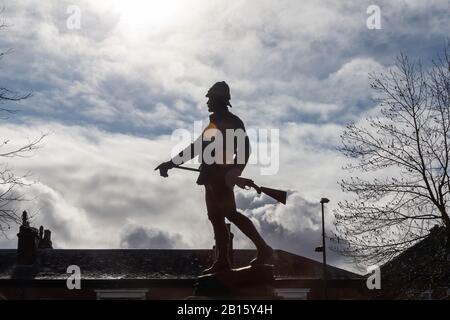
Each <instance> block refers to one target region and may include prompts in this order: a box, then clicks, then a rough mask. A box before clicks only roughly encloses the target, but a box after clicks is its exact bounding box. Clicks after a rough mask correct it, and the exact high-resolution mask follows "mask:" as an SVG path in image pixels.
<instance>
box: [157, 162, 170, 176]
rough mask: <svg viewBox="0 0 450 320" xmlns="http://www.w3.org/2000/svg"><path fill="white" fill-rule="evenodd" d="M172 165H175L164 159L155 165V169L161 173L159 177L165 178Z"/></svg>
mask: <svg viewBox="0 0 450 320" xmlns="http://www.w3.org/2000/svg"><path fill="white" fill-rule="evenodd" d="M173 167H175V165H174V164H173V162H172V161H166V162H163V163H161V164H160V165H159V166H157V167H156V168H155V170H159V174H160V175H161V177H164V178H167V177H168V176H169V175H168V171H169V170H170V169H172V168H173Z"/></svg>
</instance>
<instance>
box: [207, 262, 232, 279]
mask: <svg viewBox="0 0 450 320" xmlns="http://www.w3.org/2000/svg"><path fill="white" fill-rule="evenodd" d="M230 270H231V263H230V262H229V261H219V260H217V261H216V262H214V263H213V265H212V266H211V267H209V268H208V269H205V270H203V271H202V275H205V274H213V273H219V272H226V271H230Z"/></svg>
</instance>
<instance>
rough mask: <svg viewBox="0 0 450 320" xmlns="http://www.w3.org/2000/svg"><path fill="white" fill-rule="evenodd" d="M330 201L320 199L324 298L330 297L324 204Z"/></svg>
mask: <svg viewBox="0 0 450 320" xmlns="http://www.w3.org/2000/svg"><path fill="white" fill-rule="evenodd" d="M328 202H330V200H329V199H327V198H322V199H320V204H321V205H322V254H323V274H322V278H323V294H324V298H325V299H328V297H327V252H326V248H325V210H324V204H325V203H328Z"/></svg>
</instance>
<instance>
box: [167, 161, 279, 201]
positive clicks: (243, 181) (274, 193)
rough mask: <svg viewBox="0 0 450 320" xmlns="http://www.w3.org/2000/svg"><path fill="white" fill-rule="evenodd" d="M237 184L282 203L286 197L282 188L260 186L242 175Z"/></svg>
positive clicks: (190, 169) (180, 167)
mask: <svg viewBox="0 0 450 320" xmlns="http://www.w3.org/2000/svg"><path fill="white" fill-rule="evenodd" d="M174 168H178V169H182V170H187V171H195V172H200V169H195V168H189V167H183V166H175V167H174ZM237 185H238V186H239V187H241V186H243V188H242V187H241V188H242V189H245V190H250V189H251V188H253V189H255V190H256V192H257V193H258V194H261V193H264V194H266V195H268V196H269V197H271V198H273V199H275V200H277V201H278V202H281V203H282V204H286V198H287V192H286V191H283V190H277V189H271V188H267V187H260V186H258V185H257V184H255V183H254V182H253V180H251V179H247V178H243V177H237Z"/></svg>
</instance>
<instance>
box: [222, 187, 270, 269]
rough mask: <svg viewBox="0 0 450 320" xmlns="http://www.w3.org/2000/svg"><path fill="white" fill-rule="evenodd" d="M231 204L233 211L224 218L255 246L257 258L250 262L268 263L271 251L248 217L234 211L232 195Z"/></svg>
mask: <svg viewBox="0 0 450 320" xmlns="http://www.w3.org/2000/svg"><path fill="white" fill-rule="evenodd" d="M233 203H234V210H230V211H229V212H228V213H227V214H226V217H227V219H228V220H230V221H231V222H232V223H233V224H234V225H235V226H236V227H238V228H239V230H241V231H242V233H243V234H245V235H246V236H247V237H248V238H249V239H250V240H251V241H252V242H253V243H254V244H255V246H256V249H257V250H258V256H257V258H256V259H254V260H253V261H252V263H253V264H263V263H266V262H268V260H269V259H270V258H271V257H272V255H273V249H272V248H271V247H270V246H269V245H268V244H267V243H266V242H265V241H264V239H263V238H262V237H261V235H260V234H259V232H258V230H257V229H256V227H255V225H254V224H253V222H252V221H251V220H250V219H249V218H248V217H246V216H244V215H243V214H242V213H240V212H239V211H237V210H236V202H235V200H234V193H233Z"/></svg>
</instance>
